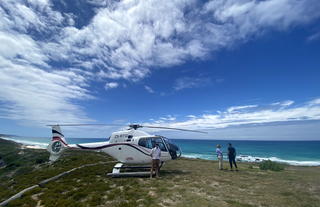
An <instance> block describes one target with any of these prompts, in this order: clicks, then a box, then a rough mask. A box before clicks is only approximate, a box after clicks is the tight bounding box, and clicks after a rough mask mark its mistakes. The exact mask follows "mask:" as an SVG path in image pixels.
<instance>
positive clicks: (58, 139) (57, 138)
mask: <svg viewBox="0 0 320 207" xmlns="http://www.w3.org/2000/svg"><path fill="white" fill-rule="evenodd" d="M51 141H60V142H62V143H63V144H64V145H66V146H68V144H67V143H65V142H64V141H63V140H62V139H61V138H60V137H52V140H51Z"/></svg>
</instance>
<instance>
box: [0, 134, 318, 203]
mask: <svg viewBox="0 0 320 207" xmlns="http://www.w3.org/2000/svg"><path fill="white" fill-rule="evenodd" d="M0 141H1V140H0ZM2 144H3V142H0V153H1V154H0V155H1V156H2V157H3V158H4V159H6V157H7V156H8V157H11V159H9V160H10V163H12V162H13V163H15V159H12V157H14V156H17V159H18V160H21V159H24V162H20V165H14V167H13V166H11V167H8V169H6V168H7V167H6V168H2V169H0V179H1V182H0V183H1V184H0V185H1V186H0V200H1V201H2V200H4V199H6V198H8V197H10V196H11V195H13V194H15V193H17V192H18V191H19V190H22V189H24V188H26V187H29V186H31V185H34V184H37V183H38V182H39V181H41V180H44V179H46V178H49V177H52V176H54V175H57V174H59V173H61V172H63V171H66V170H69V169H72V168H74V167H78V166H80V165H83V164H88V163H96V162H101V161H111V160H112V159H111V158H110V157H109V156H106V155H104V154H102V153H96V152H79V151H68V152H67V153H65V155H64V156H63V157H62V158H61V159H60V160H59V161H57V162H56V163H54V164H53V165H48V164H46V163H43V162H40V163H39V162H37V156H38V155H39V156H40V157H41V156H44V157H45V156H48V154H47V153H46V152H45V151H43V150H27V151H26V152H24V154H22V153H21V149H20V148H19V146H18V145H14V144H13V143H9V145H8V146H6V147H7V148H8V147H9V146H10V147H11V148H10V149H11V150H7V151H6V152H5V153H3V151H2V147H3V146H4V145H2ZM6 144H7V143H6ZM6 144H5V145H6ZM12 146H13V147H12ZM23 151H25V150H23ZM11 153H13V154H11ZM19 153H20V154H19ZM29 153H30V154H29ZM20 155H21V156H22V157H20ZM24 155H27V158H25V157H23V156H24ZM31 155H33V156H31ZM8 163H9V162H8ZM8 163H7V164H8ZM10 163H9V164H10ZM113 165H114V163H110V164H109V163H108V164H104V165H102V164H101V165H96V166H92V167H84V168H81V169H79V170H76V171H74V172H72V173H71V174H69V175H66V176H64V177H62V178H60V179H59V180H57V181H53V182H50V183H48V184H47V185H45V186H44V187H43V188H36V189H34V190H32V191H31V192H29V193H27V194H25V195H24V196H23V197H22V198H20V199H17V200H15V201H13V202H12V203H10V204H9V205H8V206H37V205H41V206H45V207H50V206H79V207H81V206H114V207H118V206H119V207H120V206H121V207H125V206H141V207H144V206H155V207H160V206H178V207H184V206H190V207H192V206H196V207H199V206H219V207H228V206H230V207H231V206H232V207H255V206H262V207H267V206H277V207H282V206H290V207H307V206H308V207H316V206H317V207H318V206H319V203H320V196H319V195H320V179H319V173H320V168H319V167H293V166H286V167H285V169H284V170H282V171H276V172H275V171H270V170H267V171H265V170H261V169H259V166H258V165H256V164H252V163H250V164H248V163H239V164H238V165H239V171H238V172H236V171H233V172H232V171H229V170H222V171H220V170H218V163H217V162H215V161H207V160H199V159H185V158H182V159H179V160H176V161H171V162H168V163H166V164H165V165H164V166H163V168H162V170H161V174H160V178H158V179H156V178H153V179H150V178H110V177H107V176H106V173H107V172H111V171H112V168H113Z"/></svg>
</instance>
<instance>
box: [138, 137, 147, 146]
mask: <svg viewBox="0 0 320 207" xmlns="http://www.w3.org/2000/svg"><path fill="white" fill-rule="evenodd" d="M138 144H139V145H140V146H141V147H146V145H147V140H146V139H145V138H142V139H140V140H139V142H138Z"/></svg>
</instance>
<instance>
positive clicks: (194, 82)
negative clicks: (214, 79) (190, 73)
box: [173, 77, 211, 91]
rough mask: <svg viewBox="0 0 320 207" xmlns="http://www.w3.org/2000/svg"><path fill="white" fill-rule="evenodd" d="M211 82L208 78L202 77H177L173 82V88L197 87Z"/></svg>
mask: <svg viewBox="0 0 320 207" xmlns="http://www.w3.org/2000/svg"><path fill="white" fill-rule="evenodd" d="M210 83H211V79H210V78H207V77H206V78H203V77H198V78H195V77H182V78H178V79H177V80H176V81H175V83H174V86H173V88H174V90H176V91H180V90H183V89H187V88H198V87H204V86H206V85H209V84H210Z"/></svg>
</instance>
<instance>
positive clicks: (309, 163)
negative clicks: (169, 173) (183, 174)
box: [182, 153, 320, 166]
mask: <svg viewBox="0 0 320 207" xmlns="http://www.w3.org/2000/svg"><path fill="white" fill-rule="evenodd" d="M182 157H185V158H193V159H204V160H217V158H216V156H210V155H205V154H197V153H186V154H182ZM227 158H228V157H227V156H224V160H227ZM236 160H237V161H238V162H262V161H265V160H270V161H273V162H278V163H283V164H288V165H294V166H320V161H298V160H285V159H280V158H277V157H255V156H250V155H239V156H237V157H236Z"/></svg>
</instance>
